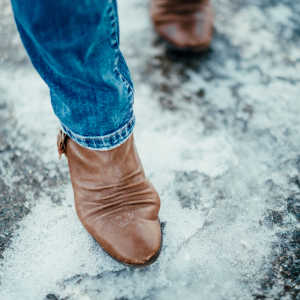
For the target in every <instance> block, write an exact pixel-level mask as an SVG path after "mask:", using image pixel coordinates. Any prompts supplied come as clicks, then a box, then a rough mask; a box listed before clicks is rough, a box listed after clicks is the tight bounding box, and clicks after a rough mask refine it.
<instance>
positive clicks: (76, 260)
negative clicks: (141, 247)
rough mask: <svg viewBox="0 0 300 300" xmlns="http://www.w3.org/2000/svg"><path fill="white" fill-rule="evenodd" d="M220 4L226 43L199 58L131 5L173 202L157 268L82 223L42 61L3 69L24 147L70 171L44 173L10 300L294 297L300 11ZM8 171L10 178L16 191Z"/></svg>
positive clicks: (140, 80) (153, 156)
mask: <svg viewBox="0 0 300 300" xmlns="http://www.w3.org/2000/svg"><path fill="white" fill-rule="evenodd" d="M242 2H243V1H242ZM214 4H215V7H216V36H215V40H214V44H213V49H214V51H213V52H211V53H209V54H207V55H206V56H202V57H191V58H188V59H187V58H183V57H177V56H173V54H168V53H165V51H164V46H163V44H162V43H161V42H160V41H159V40H157V39H156V37H155V35H154V33H153V31H152V30H151V25H150V22H149V18H148V10H147V4H146V3H144V2H143V1H140V0H130V1H125V0H122V1H119V12H120V19H121V40H122V50H123V52H124V55H125V57H126V58H127V61H128V64H129V66H130V69H131V72H132V76H133V79H134V82H135V88H136V97H135V112H136V117H137V125H136V128H135V133H134V134H135V140H136V144H137V148H138V150H139V154H140V157H141V160H142V162H143V165H144V168H145V172H146V174H147V176H148V177H149V178H150V180H151V181H152V183H153V184H154V186H155V187H156V188H157V190H158V192H159V194H160V196H161V202H162V206H161V211H160V219H161V222H162V226H163V238H164V244H163V249H162V253H161V256H160V258H159V259H158V260H157V262H155V263H154V264H153V265H151V266H149V267H146V268H143V269H139V270H134V269H130V268H126V267H123V266H122V265H120V264H118V263H117V262H115V261H114V260H113V259H111V258H110V257H108V255H106V254H105V253H104V252H103V251H102V250H101V249H100V247H99V246H98V245H97V244H96V243H95V242H94V240H93V239H92V238H91V237H90V236H89V235H88V233H87V232H86V231H85V229H84V228H83V227H82V225H81V223H80V222H79V220H78V219H77V216H76V212H75V209H74V203H73V192H72V188H71V184H70V181H69V179H68V177H67V175H65V174H67V163H66V160H65V159H63V160H62V161H61V162H60V161H58V160H57V153H56V134H57V132H58V129H59V126H58V122H57V120H56V118H55V116H54V115H53V112H52V109H51V106H50V101H49V96H48V91H47V87H46V86H45V84H44V83H43V82H42V80H41V79H40V78H39V76H38V75H37V74H36V73H35V71H34V70H33V68H32V67H30V66H29V65H28V64H24V65H21V66H20V67H16V66H14V67H11V68H7V69H6V70H5V69H1V70H0V87H1V91H2V90H3V91H4V94H3V95H4V100H5V101H6V102H7V103H8V104H9V109H11V110H12V112H13V113H11V118H12V119H13V120H15V123H14V124H15V125H14V126H15V127H14V128H13V130H12V129H11V128H10V127H8V129H9V131H10V132H12V133H11V134H12V140H13V141H14V142H13V143H14V144H12V147H18V149H19V150H18V151H19V152H20V151H21V150H22V151H24V153H29V154H30V155H34V156H35V157H36V159H37V160H38V164H39V165H40V166H45V167H47V169H48V171H47V172H48V173H47V176H48V177H49V178H50V179H51V180H52V179H53V178H56V177H57V178H61V177H62V178H67V179H66V180H65V181H64V182H66V184H65V183H62V184H58V185H55V188H54V187H52V186H51V184H49V185H47V180H48V179H47V180H46V181H45V180H43V176H44V175H43V176H42V175H39V176H37V179H36V181H37V182H38V183H40V186H41V188H40V189H41V196H40V197H35V196H34V195H33V193H31V192H30V190H29V191H26V199H28V203H29V204H26V205H28V207H30V210H31V213H30V214H28V215H26V216H25V217H24V218H23V219H22V220H21V221H19V222H18V225H19V226H20V228H18V229H15V230H14V232H13V237H12V239H11V243H10V245H9V246H8V247H7V248H6V250H5V251H4V252H3V260H2V261H0V262H1V265H0V266H1V268H0V276H1V285H0V299H5V300H14V299H54V300H55V299H59V300H63V299H64V300H67V299H68V300H75V299H84V300H85V299H88V300H90V299H91V300H94V299H107V300H121V299H122V300H125V299H128V300H129V299H130V300H134V299H144V300H146V299H205V300H214V299H216V300H222V299H262V298H259V297H264V295H266V296H268V297H269V298H268V299H277V298H280V297H285V298H282V299H292V298H290V295H288V294H286V292H285V286H286V285H287V284H289V286H292V287H295V286H296V284H298V283H297V282H296V281H295V280H294V281H292V280H293V279H292V277H288V278H286V277H285V279H284V278H282V277H281V275H280V274H279V273H278V272H279V270H280V262H278V260H276V259H277V256H278V257H281V249H282V247H283V246H282V245H281V244H284V243H283V241H284V240H283V238H282V236H283V234H285V233H286V232H287V231H288V230H293V232H297V230H299V222H298V220H299V219H298V220H297V218H298V217H297V216H298V215H297V213H296V212H297V207H298V206H297V203H298V202H297V201H296V200H297V199H298V198H297V197H298V195H299V187H300V184H299V179H298V181H297V178H299V177H298V176H299V175H298V174H299V170H300V160H299V153H300V117H299V116H300V102H299V90H300V89H299V88H300V78H299V75H298V74H299V68H300V65H299V62H298V64H297V61H299V60H300V54H299V53H300V52H299V47H298V45H297V44H296V42H294V39H293V34H294V31H295V30H296V29H295V28H296V27H295V26H296V25H295V22H296V21H294V20H295V14H296V12H297V9H298V10H299V11H300V8H299V5H298V6H297V4H293V5H295V6H294V7H293V9H294V11H292V9H291V8H290V7H289V6H288V5H283V4H281V5H279V6H272V5H271V4H270V5H269V6H268V5H266V6H264V7H258V6H253V4H254V3H251V5H248V4H247V1H244V2H243V4H241V3H240V2H238V1H231V2H230V1H227V0H222V1H221V0H220V1H214ZM256 4H257V5H259V3H256ZM239 5H240V6H239ZM224 16H228V18H227V19H226V18H225V17H224ZM137 24H138V26H137ZM249 37H250V38H249ZM280 39H285V43H286V45H288V46H287V47H285V44H284V43H283V42H282V43H278V41H280ZM249 40H251V41H252V43H250V42H249ZM297 49H298V50H297ZM296 50H297V51H296ZM287 62H289V63H287ZM292 62H293V63H292ZM0 104H1V103H0ZM2 113H3V114H4V112H2ZM1 116H2V115H1V111H0V117H1ZM7 126H10V125H7ZM22 153H23V152H22ZM29 154H26V155H29ZM5 155H6V154H5V153H4V154H3V159H4V160H5V161H6V160H10V159H11V158H10V157H9V155H8V154H7V155H6V156H5ZM24 155H25V154H24ZM24 164H28V165H29V162H28V160H26V159H25V160H24ZM28 168H29V167H28ZM6 170H8V169H6V167H5V164H4V163H3V164H2V165H1V166H0V179H3V181H4V182H5V184H6V185H7V186H9V187H13V186H14V182H16V181H17V179H15V178H14V177H11V176H10V174H11V173H9V172H8V171H6ZM10 172H11V171H10ZM41 174H43V173H42V171H41ZM62 174H63V175H62ZM59 176H61V177H59ZM64 176H65V177H64ZM48 177H47V178H48ZM62 182H63V180H62ZM297 182H298V183H297ZM298 185H299V187H298ZM55 195H60V196H59V197H58V199H60V200H59V201H54V200H53V199H57V196H55ZM291 199H292V200H291ZM295 199H296V200H295ZM299 199H300V197H299ZM292 201H294V202H295V206H294V207H295V209H294V210H292V209H290V206H289V205H290V204H289V203H291V202H292ZM294 202H293V203H294ZM293 205H294V204H293ZM299 218H300V217H299ZM292 235H293V234H292V231H291V232H290V233H289V236H288V237H287V239H292ZM285 247H287V249H288V251H287V253H288V254H289V255H290V257H295V256H293V255H294V254H293V249H292V248H291V246H289V244H285ZM289 247H290V248H289ZM295 261H296V258H295ZM274 266H275V267H274ZM277 274H278V275H277ZM274 278H275V279H274ZM289 280H290V281H289ZM270 282H271V283H272V284H271V283H270ZM294 282H296V283H294ZM293 284H294V285H293Z"/></svg>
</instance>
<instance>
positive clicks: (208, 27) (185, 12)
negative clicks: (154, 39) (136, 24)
mask: <svg viewBox="0 0 300 300" xmlns="http://www.w3.org/2000/svg"><path fill="white" fill-rule="evenodd" d="M150 14H151V19H152V21H153V24H154V27H155V30H156V31H157V32H158V34H159V35H160V36H161V37H162V38H164V39H165V40H166V41H167V42H168V43H169V44H171V45H172V46H174V47H176V48H179V49H186V50H189V49H190V50H195V51H202V50H205V49H207V48H208V47H209V45H210V43H211V39H212V35H213V18H214V13H213V9H212V6H211V4H210V2H209V0H152V3H151V8H150Z"/></svg>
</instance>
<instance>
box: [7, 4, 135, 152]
mask: <svg viewBox="0 0 300 300" xmlns="http://www.w3.org/2000/svg"><path fill="white" fill-rule="evenodd" d="M12 4H13V9H14V14H15V19H16V23H17V27H18V30H19V32H20V35H21V38H22V41H23V43H24V45H25V48H26V50H27V52H28V54H29V57H30V59H31V61H32V63H33V65H34V67H35V68H36V69H37V71H38V72H39V74H40V75H41V77H42V78H43V79H44V80H45V82H46V83H47V85H48V86H49V88H50V94H51V101H52V106H53V109H54V113H55V114H56V116H57V117H58V118H59V120H60V122H61V125H62V128H63V130H64V131H65V132H66V133H67V134H68V135H69V136H70V137H71V138H72V139H74V140H75V141H76V142H77V143H78V144H80V145H81V146H83V147H87V148H90V149H97V150H107V149H112V148H113V147H116V146H118V145H120V144H121V143H122V142H124V141H125V140H126V139H127V138H128V137H129V136H130V134H131V132H132V130H133V127H134V122H135V121H134V114H133V109H132V105H133V98H134V88H133V83H132V81H131V78H130V73H129V70H128V67H127V65H126V63H125V60H124V58H123V56H122V54H121V52H120V50H119V35H118V17H117V11H116V5H115V1H108V0H101V1H90V0H89V1H88V0H85V1H82V0H73V1H69V0H63V1H59V2H56V1H51V0H43V1H37V0H23V1H21V0H12Z"/></svg>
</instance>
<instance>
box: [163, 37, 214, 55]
mask: <svg viewBox="0 0 300 300" xmlns="http://www.w3.org/2000/svg"><path fill="white" fill-rule="evenodd" d="M163 41H164V44H165V46H166V48H167V49H168V50H171V51H175V52H180V53H183V54H201V53H205V52H208V51H209V50H210V45H208V46H203V47H201V48H180V47H177V46H175V45H172V44H170V43H169V42H168V41H166V40H163Z"/></svg>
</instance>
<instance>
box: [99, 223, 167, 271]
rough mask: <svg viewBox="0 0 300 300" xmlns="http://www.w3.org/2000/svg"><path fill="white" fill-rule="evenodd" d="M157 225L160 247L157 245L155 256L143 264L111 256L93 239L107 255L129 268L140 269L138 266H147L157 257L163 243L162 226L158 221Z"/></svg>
mask: <svg viewBox="0 0 300 300" xmlns="http://www.w3.org/2000/svg"><path fill="white" fill-rule="evenodd" d="M159 226H160V232H161V235H160V236H161V240H160V247H159V250H158V252H157V253H156V255H155V256H153V257H152V258H151V259H150V260H149V261H147V262H146V263H144V264H136V265H135V264H128V263H125V262H123V261H121V260H119V259H117V258H115V257H113V256H111V255H110V254H109V253H108V252H106V251H105V250H104V249H103V248H102V247H101V246H100V245H99V244H98V243H97V241H96V240H95V239H94V238H93V239H94V241H95V242H96V243H97V244H98V245H99V246H100V248H101V249H102V250H103V251H104V252H105V253H106V254H107V255H108V256H110V257H111V258H112V259H114V260H115V261H117V262H118V263H120V264H122V265H124V266H125V267H129V268H135V269H140V268H143V267H147V266H150V265H151V264H153V263H154V262H155V261H156V260H157V259H158V257H159V255H160V253H161V249H162V244H163V233H162V228H161V225H160V223H159Z"/></svg>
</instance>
